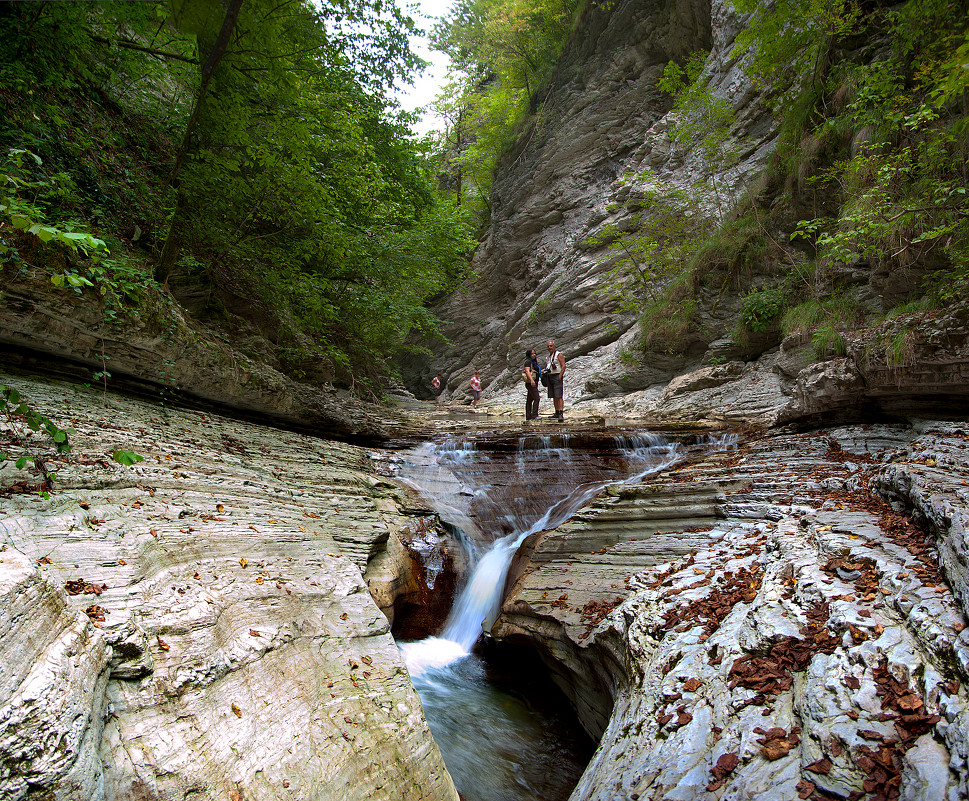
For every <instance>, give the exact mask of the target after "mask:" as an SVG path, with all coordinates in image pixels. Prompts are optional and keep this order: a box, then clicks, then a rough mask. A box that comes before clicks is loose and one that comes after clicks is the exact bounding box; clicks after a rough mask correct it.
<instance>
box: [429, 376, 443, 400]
mask: <svg viewBox="0 0 969 801" xmlns="http://www.w3.org/2000/svg"><path fill="white" fill-rule="evenodd" d="M443 388H444V376H443V375H442V374H441V373H438V374H437V375H436V376H434V378H432V379H431V389H433V390H434V397H435V398H436V397H437V396H438V395H440V394H441V391H442V390H443Z"/></svg>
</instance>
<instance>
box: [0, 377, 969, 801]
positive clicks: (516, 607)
mask: <svg viewBox="0 0 969 801" xmlns="http://www.w3.org/2000/svg"><path fill="white" fill-rule="evenodd" d="M3 380H4V381H9V382H10V383H13V382H16V383H17V385H18V386H19V387H21V388H22V389H23V391H24V392H25V394H26V395H27V396H28V398H29V399H30V402H31V403H32V404H34V405H35V406H36V407H37V408H38V409H40V410H41V411H43V412H44V413H45V414H48V415H50V416H51V417H52V418H54V419H56V420H57V421H58V423H59V424H61V425H63V426H67V427H69V428H70V429H71V430H72V433H71V441H72V446H73V450H72V453H71V454H70V455H69V456H68V457H67V459H66V460H65V461H55V460H54V459H53V457H52V456H51V455H50V454H48V453H47V452H46V451H44V448H45V447H46V446H45V444H44V441H43V439H42V438H41V437H39V436H38V435H33V434H28V435H26V439H27V442H28V445H29V446H30V448H31V449H33V450H34V451H35V452H42V453H44V454H45V458H48V459H49V461H48V466H51V465H54V466H55V469H56V472H57V474H58V477H57V481H56V482H55V491H54V492H52V493H51V494H50V495H49V496H48V497H44V496H42V495H41V494H38V492H37V491H36V486H35V485H36V484H38V483H39V477H38V476H36V475H33V474H30V473H24V472H23V471H18V470H16V469H15V468H14V467H13V466H12V464H10V463H9V462H8V463H7V464H6V465H5V466H4V467H3V468H2V472H0V484H2V487H3V494H2V495H0V504H2V515H0V537H2V543H0V547H2V548H3V550H2V552H0V590H2V592H3V597H4V604H3V607H2V612H0V615H2V617H3V620H2V625H0V664H2V667H3V672H2V676H0V678H2V681H0V692H2V700H0V704H2V710H3V714H2V717H0V794H2V795H3V796H4V797H5V798H31V799H40V798H45V799H46V798H52V799H54V798H56V799H60V798H65V799H73V798H84V799H87V798H91V799H128V798H140V799H156V798H157V799H184V798H192V799H223V800H224V799H227V798H228V799H231V798H234V797H237V798H239V799H282V798H287V799H291V798H301V799H345V798H347V799H357V798H359V799H364V798H376V799H379V798H385V799H388V800H389V799H411V798H413V799H447V798H452V799H456V798H457V797H458V795H457V791H456V789H455V786H454V782H453V781H452V778H451V775H450V774H449V773H448V771H447V770H446V769H445V761H444V759H443V758H442V755H441V749H440V748H439V747H438V744H437V743H436V742H435V741H434V739H433V738H432V737H431V730H430V728H429V727H428V725H427V722H426V717H425V705H422V703H421V701H420V699H419V698H418V695H417V693H416V692H415V689H414V685H413V683H412V681H411V673H412V672H413V671H409V670H408V668H407V666H406V665H405V662H404V658H403V656H402V653H401V650H400V649H399V648H398V646H397V643H396V642H395V640H394V638H393V637H392V636H391V626H393V627H394V632H395V634H398V636H399V638H400V639H402V640H409V641H418V640H421V639H424V638H425V637H426V635H427V634H429V633H435V634H440V633H442V632H441V630H440V629H439V628H436V627H437V626H439V624H440V623H441V621H443V620H444V619H445V618H446V617H447V615H448V614H449V611H450V610H451V608H452V605H453V604H452V602H453V600H454V598H455V597H460V593H461V591H462V588H463V587H464V585H465V581H464V579H465V577H466V576H469V575H471V574H472V570H473V568H474V567H475V566H476V565H478V564H480V559H479V557H480V556H481V555H482V554H483V553H495V552H496V548H495V544H496V542H497V543H501V542H502V541H503V540H504V541H505V543H506V544H507V545H508V548H507V549H506V550H507V553H506V554H505V556H507V562H506V565H505V566H506V567H507V568H508V577H507V582H506V584H505V588H504V592H503V593H498V595H497V597H498V599H499V603H498V606H497V608H495V609H494V610H493V612H489V613H488V614H484V615H481V617H479V618H478V620H477V621H476V625H477V627H478V630H479V631H480V628H481V623H482V621H485V620H487V621H488V622H489V623H490V639H488V640H487V641H486V643H487V644H488V645H489V646H491V645H492V644H494V643H504V644H508V645H511V646H518V647H519V648H522V649H526V650H527V652H529V653H532V654H537V655H538V656H539V657H540V658H541V660H542V662H543V663H544V669H545V670H546V671H548V674H547V675H549V676H550V677H551V678H552V680H553V681H554V684H555V685H556V686H557V688H558V691H560V692H561V693H563V694H564V697H565V699H567V703H563V704H562V705H563V706H565V707H567V708H568V709H569V710H570V714H574V716H575V717H576V718H577V720H578V722H579V723H580V725H581V727H582V729H583V730H584V731H585V732H586V733H587V734H588V736H589V737H590V738H592V740H593V741H595V742H597V743H598V747H597V748H596V749H595V753H594V754H593V755H592V756H591V760H590V761H589V763H588V766H587V767H586V768H585V769H584V770H583V771H581V776H578V772H579V771H577V772H576V777H574V778H573V779H572V780H573V781H574V780H575V779H576V778H577V784H576V785H575V787H574V790H573V791H572V793H571V796H570V797H571V798H572V799H575V801H578V799H610V801H611V800H612V799H647V798H648V799H654V798H655V799H666V798H669V799H693V798H709V799H721V798H722V799H726V798H731V799H740V798H753V797H755V796H760V797H762V798H771V799H774V798H776V799H795V798H818V799H826V798H841V799H849V798H853V799H860V798H870V799H881V798H885V799H890V798H906V799H925V800H926V801H929V800H930V799H952V798H964V797H966V796H967V785H966V781H967V774H966V758H967V754H969V728H967V718H966V712H965V704H966V692H965V689H964V686H963V685H964V683H965V680H966V678H967V674H969V666H967V657H969V649H967V647H966V646H967V640H969V635H967V634H966V631H965V609H964V598H965V591H966V583H967V580H969V577H967V574H966V564H967V559H966V556H965V554H966V544H965V524H966V519H967V504H969V486H967V481H969V469H967V464H969V458H967V456H969V428H967V427H966V425H965V424H963V423H952V422H939V421H920V422H912V423H905V424H902V423H899V424H894V425H857V426H843V427H839V428H832V429H823V430H821V429H819V430H815V431H809V432H798V431H794V430H783V429H782V430H774V431H770V432H761V433H747V434H746V435H745V436H744V437H743V438H742V439H741V440H740V441H739V442H737V443H736V447H729V448H723V447H720V448H718V447H711V445H710V443H709V442H707V443H700V442H698V441H697V439H696V437H687V436H686V435H676V436H672V437H670V438H669V439H670V441H671V442H675V443H677V444H678V446H679V447H681V452H680V454H679V455H680V456H681V457H682V458H680V459H679V460H678V461H677V462H676V463H675V464H672V465H670V466H667V467H666V468H665V469H662V470H659V471H657V472H649V473H648V474H644V475H643V476H641V477H640V478H638V479H637V480H634V481H632V482H624V481H623V480H624V479H626V478H628V476H629V475H630V474H634V473H635V471H627V467H628V459H629V456H628V454H624V453H623V451H630V450H632V451H635V450H636V448H637V447H640V446H641V445H642V444H643V442H642V441H635V440H633V439H632V438H628V439H627V440H625V441H623V440H613V441H612V444H611V445H610V446H609V447H610V450H611V455H608V456H604V455H602V454H601V453H600V456H602V458H601V459H599V463H600V465H601V466H602V467H601V469H602V472H601V474H598V475H595V476H590V475H586V474H581V475H580V474H575V473H570V470H571V468H568V469H567V468H566V463H567V462H568V461H569V460H570V459H571V460H572V461H574V462H576V463H582V464H585V465H589V464H591V463H592V462H593V461H594V459H593V458H592V452H593V451H595V450H597V449H598V450H600V451H601V449H602V448H603V447H604V446H603V445H602V443H603V442H604V441H605V440H607V439H608V438H609V437H611V436H612V433H610V432H603V431H598V432H593V433H589V432H582V431H580V430H579V429H578V428H571V429H559V431H558V432H557V433H556V434H555V435H554V436H557V437H559V439H557V440H556V439H554V438H553V439H549V440H546V441H543V440H541V436H542V432H528V433H527V434H526V435H524V438H523V436H522V435H520V434H521V432H514V433H513V434H512V433H508V432H506V433H504V434H496V435H494V436H493V437H491V439H490V442H489V441H482V439H484V440H488V437H484V438H482V437H479V438H478V440H477V441H476V442H475V448H474V449H475V451H477V456H478V457H480V456H484V457H486V458H485V459H479V460H478V461H477V462H475V463H476V464H479V465H483V466H484V467H483V469H482V470H481V471H480V472H481V474H482V475H481V476H480V477H479V478H476V479H475V481H480V483H478V484H477V485H476V486H475V485H473V484H472V482H471V480H470V476H469V473H468V472H467V470H465V471H464V472H462V470H461V469H454V468H460V467H461V465H459V464H457V463H458V462H460V460H462V459H463V460H465V466H467V465H470V464H471V463H472V459H473V458H475V457H470V456H469V455H468V452H469V451H470V450H471V449H470V448H468V447H461V446H460V443H461V440H460V439H456V440H452V441H453V442H455V443H458V444H457V445H456V446H455V447H454V448H453V452H452V464H451V465H450V466H449V469H448V470H446V471H443V472H441V473H440V474H439V475H438V476H437V477H436V479H435V482H436V483H434V484H433V486H432V487H431V488H430V489H428V490H427V492H428V493H429V494H430V495H431V496H433V499H434V507H435V508H432V505H431V503H430V502H429V500H428V498H427V496H426V495H425V494H422V493H420V492H417V491H416V490H414V489H413V488H412V487H409V486H408V485H407V483H406V482H405V481H404V480H403V478H404V476H402V475H399V474H400V473H401V472H403V471H402V470H401V469H400V468H401V467H402V464H403V462H404V461H405V460H406V459H408V458H410V457H409V456H407V455H406V454H403V453H401V452H387V451H378V450H375V449H373V448H367V449H363V448H358V447H354V446H351V445H346V444H340V443H336V442H331V441H323V440H319V439H314V438H312V437H307V436H303V435H298V434H292V433H285V432H280V431H278V430H275V429H271V428H262V427H259V426H254V425H251V424H244V423H239V422H235V421H232V420H229V419H227V418H223V417H218V416H216V415H213V414H211V413H201V412H193V411H185V410H178V409H171V408H163V407H160V406H158V405H157V404H150V403H145V402H142V401H132V400H128V399H123V398H118V397H112V396H110V395H108V396H104V395H102V393H100V392H97V391H95V390H91V389H87V388H84V387H79V386H74V385H70V384H61V383H56V382H41V381H35V380H33V379H29V378H27V377H24V376H15V377H12V378H10V377H6V376H5V377H4V378H3ZM563 433H567V434H569V436H570V437H571V439H569V440H563V439H562V438H561V436H562V434H563ZM627 435H628V432H627ZM4 437H5V441H4V445H3V448H4V450H5V451H7V452H10V451H13V450H14V449H15V448H16V447H18V446H17V443H15V442H13V440H12V438H11V437H9V436H8V435H7V434H5V435H4ZM596 443H598V444H596ZM656 444H657V442H656V441H651V442H647V443H646V445H647V447H654V446H655V445H656ZM721 444H724V443H721ZM730 444H731V445H733V444H734V443H730ZM117 448H125V449H130V450H133V451H135V452H138V453H140V454H141V455H143V456H144V457H145V461H144V462H140V463H138V464H135V465H132V466H129V467H125V466H121V465H119V464H116V463H114V462H113V461H111V459H110V454H111V452H112V450H114V449H117ZM556 451H558V453H555V452H556ZM566 451H567V452H566ZM567 457H568V458H567ZM573 457H579V458H577V459H576V458H573ZM509 460H510V463H512V464H514V463H516V461H521V462H522V465H521V466H522V468H523V469H522V470H520V471H519V470H518V468H517V467H516V469H515V470H514V471H511V470H508V469H506V468H505V467H502V465H503V464H504V465H506V466H507V464H508V463H509ZM474 469H475V471H477V470H478V468H477V467H476V468H474ZM644 472H645V471H644ZM393 473H397V474H398V475H388V474H393ZM512 473H514V474H515V475H519V474H520V475H523V476H525V477H526V479H525V480H524V481H518V480H515V481H509V479H508V477H509V476H510V475H512ZM448 475H450V477H448ZM558 479H564V480H563V484H564V483H568V484H570V485H571V488H570V490H569V491H568V492H564V493H563V494H561V495H559V496H556V495H555V492H554V491H553V492H552V498H551V499H550V501H549V502H547V503H546V504H545V506H544V509H545V510H548V509H550V508H551V509H557V510H558V511H557V512H553V513H552V514H551V515H550V516H549V517H546V518H545V519H544V520H543V521H542V522H539V521H541V520H542V516H543V515H544V513H545V512H544V511H541V512H539V513H538V514H537V516H536V517H535V519H534V520H532V521H531V522H529V521H528V519H527V518H528V515H535V514H536V513H535V511H534V508H533V506H532V500H533V499H535V497H536V496H537V494H538V492H537V490H538V489H540V490H541V491H542V492H545V491H547V490H550V489H552V488H553V485H554V484H555V482H556V481H557V480H558ZM596 484H600V485H604V486H596V487H595V489H591V488H592V486H593V485H596ZM586 485H588V487H589V488H590V491H589V492H588V494H587V495H583V493H585V490H583V489H579V490H577V488H581V487H584V486H586ZM482 486H486V487H487V488H488V490H487V491H486V492H482V491H480V489H481V487H482ZM495 488H498V489H500V490H501V491H500V492H496V491H494V490H495ZM526 490H527V491H526ZM576 490H577V491H578V495H576V494H575V491H576ZM502 493H504V494H502ZM580 496H582V497H581V498H580ZM567 497H573V498H580V500H579V502H578V503H577V504H576V508H574V509H567V508H566V507H567V506H568V502H565V503H564V505H563V503H562V501H563V499H565V498H567ZM515 499H520V502H519V501H518V500H515ZM457 528H460V529H461V530H462V531H464V532H465V533H466V534H467V536H468V538H469V540H468V543H467V545H466V546H464V547H458V548H452V547H451V543H452V542H453V541H454V532H455V530H456V529H457ZM495 536H497V540H495V539H494V538H495ZM509 538H510V539H509ZM489 540H492V541H489ZM519 540H520V541H519ZM418 568H420V569H418ZM475 614H477V612H475ZM489 618H492V619H493V620H489ZM479 647H480V646H479ZM517 653H518V654H521V653H524V651H519V652H517ZM516 658H517V657H516ZM509 664H511V665H512V672H514V670H515V662H514V660H512V661H511V662H509V661H507V660H506V661H505V666H506V667H507V666H508V665H509ZM427 706H429V705H427ZM461 717H467V716H466V715H461ZM550 725H551V727H552V728H554V727H555V726H556V725H557V724H555V723H552V724H550ZM580 750H581V749H580Z"/></svg>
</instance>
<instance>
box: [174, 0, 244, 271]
mask: <svg viewBox="0 0 969 801" xmlns="http://www.w3.org/2000/svg"><path fill="white" fill-rule="evenodd" d="M244 2H245V0H230V2H229V7H228V8H227V9H226V12H225V18H224V19H223V20H222V29H221V30H220V31H219V35H218V37H216V40H215V44H213V45H212V49H211V50H210V51H209V54H208V56H207V57H206V59H205V63H204V64H203V65H202V72H201V75H200V81H199V91H198V94H197V95H196V96H195V105H194V106H193V107H192V114H191V116H190V117H189V118H188V124H187V125H186V126H185V134H184V135H183V136H182V143H181V145H180V146H179V148H178V153H177V155H176V156H175V164H174V165H173V167H172V171H171V173H170V174H169V176H168V186H178V176H179V173H180V172H181V170H182V164H184V162H185V156H186V155H187V153H188V150H189V147H190V145H191V141H192V135H193V134H194V133H195V126H196V124H197V123H198V117H199V112H200V111H201V109H202V102H203V101H204V99H205V94H206V92H207V91H208V89H209V84H210V83H211V82H212V75H213V74H214V73H215V69H216V67H218V65H219V62H220V61H221V60H222V56H224V55H225V51H226V48H227V47H228V45H229V39H230V37H231V36H232V31H233V30H235V27H236V21H237V20H238V19H239V11H240V10H241V9H242V4H243V3H244ZM185 206H186V204H185V197H184V195H183V193H182V192H181V190H179V193H178V200H177V201H176V203H175V212H174V214H172V222H171V226H170V227H169V229H168V236H167V237H166V239H165V246H164V247H163V248H162V252H161V255H160V256H159V257H158V262H157V263H156V264H155V280H156V281H157V282H158V283H159V284H165V283H167V282H168V278H169V276H170V275H171V274H172V269H173V268H174V266H175V262H176V261H177V260H178V252H179V250H180V249H181V234H180V231H179V228H180V226H181V222H182V215H183V214H184V210H185Z"/></svg>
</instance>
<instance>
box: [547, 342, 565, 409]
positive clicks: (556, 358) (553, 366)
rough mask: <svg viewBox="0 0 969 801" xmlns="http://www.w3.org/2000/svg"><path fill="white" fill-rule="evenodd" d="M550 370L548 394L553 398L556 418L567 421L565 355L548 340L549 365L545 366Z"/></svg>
mask: <svg viewBox="0 0 969 801" xmlns="http://www.w3.org/2000/svg"><path fill="white" fill-rule="evenodd" d="M545 369H546V371H547V372H548V374H549V375H548V396H549V397H550V398H551V399H552V404H553V405H554V406H555V418H556V419H557V420H558V421H559V422H560V423H564V422H565V401H564V400H563V395H564V394H565V387H564V383H563V379H564V378H565V357H564V356H563V355H562V354H561V353H559V352H558V351H557V350H555V343H554V342H553V341H552V340H551V339H550V340H549V341H548V365H547V366H546V367H545Z"/></svg>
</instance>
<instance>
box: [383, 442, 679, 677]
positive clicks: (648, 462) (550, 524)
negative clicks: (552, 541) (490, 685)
mask: <svg viewBox="0 0 969 801" xmlns="http://www.w3.org/2000/svg"><path fill="white" fill-rule="evenodd" d="M535 440H537V443H538V444H539V447H538V448H535V449H527V448H526V443H527V444H529V445H530V444H532V442H533V441H535ZM559 441H560V442H561V443H562V444H561V445H560V446H559V447H555V446H553V438H552V437H551V436H543V437H541V438H532V439H531V441H529V440H528V438H526V437H522V438H520V440H519V442H518V448H517V451H516V453H515V457H514V459H515V467H516V470H517V472H518V473H519V474H522V475H523V476H524V478H525V479H526V483H527V473H526V471H527V470H528V469H529V464H528V453H529V450H531V453H532V454H533V455H532V457H531V458H532V459H533V460H539V461H545V462H548V461H550V460H554V462H555V470H556V475H562V476H563V477H564V478H565V479H566V482H567V481H568V480H569V479H571V478H573V477H574V475H575V474H576V472H577V467H578V465H577V464H576V463H575V460H574V459H573V458H572V456H571V453H570V450H569V448H568V447H567V445H568V442H567V440H566V439H564V438H562V439H560V440H559ZM615 442H616V449H617V450H618V451H619V453H620V454H621V455H622V457H623V459H624V460H625V463H626V465H625V470H624V476H625V477H624V478H623V479H622V480H624V481H627V482H632V481H638V480H640V479H641V478H643V477H644V476H645V475H647V474H649V473H652V472H656V471H658V470H662V469H663V468H665V467H668V466H669V465H670V464H672V463H673V462H674V461H676V459H677V458H678V457H679V453H680V451H679V447H678V446H677V445H676V444H675V443H670V442H667V441H666V440H665V439H663V438H662V437H659V436H657V435H655V434H651V433H639V434H623V435H617V436H616V438H615ZM438 453H439V454H440V456H441V459H440V461H441V462H442V463H448V464H451V465H454V466H457V465H460V466H462V467H466V468H467V467H471V465H472V462H473V460H474V458H480V457H482V456H483V454H481V453H480V451H476V450H475V448H474V444H473V443H470V444H469V443H468V442H466V441H460V442H454V441H450V440H449V441H447V442H445V443H444V444H443V445H441V446H439V450H438ZM472 469H473V468H472ZM630 473H631V474H632V475H631V476H630ZM415 483H417V482H415ZM611 483H615V481H614V480H597V481H589V482H585V483H581V484H578V485H575V484H572V486H570V487H567V489H566V490H565V491H564V493H563V497H560V498H559V499H558V500H555V501H554V502H552V503H551V505H549V506H548V508H547V509H546V510H545V511H544V512H543V513H541V514H540V515H538V516H537V519H535V518H536V515H535V514H534V512H533V513H532V514H528V510H527V509H526V507H527V504H525V503H523V502H521V498H516V500H518V501H519V503H517V504H511V505H512V507H513V508H512V509H511V510H510V513H509V514H508V515H506V516H505V517H506V519H507V520H508V521H509V524H510V525H512V526H513V528H512V531H511V532H510V533H508V534H505V535H504V536H501V537H499V538H498V539H496V540H495V541H494V542H493V543H492V545H491V547H490V548H489V549H488V550H487V551H485V552H484V553H483V554H482V555H481V556H480V558H479V559H478V560H477V563H476V564H474V565H473V569H472V572H471V574H470V576H469V578H468V581H467V583H466V584H465V586H464V588H463V589H462V590H461V592H460V593H459V595H458V598H457V600H456V601H455V603H454V606H453V608H452V610H451V614H450V615H449V617H448V620H447V623H446V624H445V626H444V630H443V632H442V633H441V635H440V636H438V637H429V638H427V639H425V640H421V641H419V642H411V643H402V644H401V646H400V648H401V652H402V654H403V656H404V661H405V662H406V664H407V666H408V669H409V670H410V671H411V674H412V676H414V675H419V674H420V673H422V672H423V671H424V670H426V669H428V668H440V667H443V666H444V665H448V664H450V663H451V662H453V661H454V660H456V659H460V658H461V657H463V656H467V655H468V654H469V653H470V652H471V649H472V648H473V646H474V644H475V643H476V642H477V640H478V638H479V637H480V636H481V635H482V633H483V632H489V631H490V630H491V626H492V624H493V623H494V621H495V619H496V618H497V616H498V613H499V611H500V609H501V602H502V599H503V594H504V589H505V579H506V578H507V575H508V570H509V567H510V566H511V562H512V559H513V558H514V555H515V552H516V551H517V550H518V548H519V546H520V545H521V544H522V542H524V540H525V539H526V538H527V537H528V536H529V535H530V534H533V533H536V532H539V531H544V530H547V529H550V528H554V527H556V526H558V525H561V524H562V523H563V522H565V521H566V520H567V519H568V518H569V517H571V516H572V515H573V514H574V513H575V512H576V511H578V510H579V509H580V508H582V506H584V505H585V504H586V503H587V502H588V501H589V500H590V499H591V498H592V497H593V496H594V495H595V494H596V493H598V492H599V491H600V490H601V489H602V488H603V487H605V486H607V485H608V484H611Z"/></svg>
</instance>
